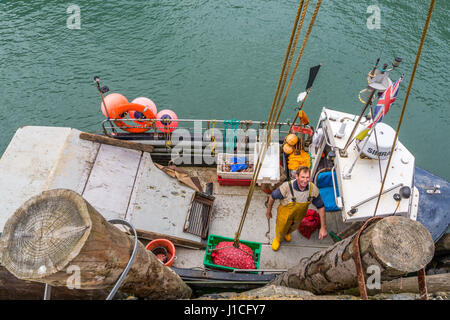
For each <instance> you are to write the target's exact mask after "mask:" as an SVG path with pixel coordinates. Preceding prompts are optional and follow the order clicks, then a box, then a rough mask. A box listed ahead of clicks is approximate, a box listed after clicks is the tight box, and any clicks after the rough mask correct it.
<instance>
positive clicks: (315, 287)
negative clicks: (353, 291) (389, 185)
mask: <svg viewBox="0 0 450 320" xmlns="http://www.w3.org/2000/svg"><path fill="white" fill-rule="evenodd" d="M354 237H355V235H354V236H351V237H348V238H346V239H344V240H342V241H340V242H337V243H335V244H334V245H333V246H331V247H329V248H327V249H325V250H322V251H319V252H316V253H315V254H313V255H312V256H311V257H310V258H306V259H302V260H301V261H300V263H299V264H297V265H296V266H294V267H292V268H290V269H289V270H288V271H287V272H285V273H283V274H281V275H279V276H278V277H277V278H275V279H274V280H273V281H271V282H270V284H274V285H283V286H287V287H291V288H296V289H302V290H308V291H310V292H313V293H315V294H326V293H331V292H335V291H338V290H345V289H350V288H354V287H357V286H358V281H357V272H356V266H355V262H354V260H353V239H354ZM359 243H360V252H361V260H362V266H363V270H364V273H365V276H366V279H367V278H368V276H369V275H372V274H374V273H375V272H377V271H379V275H380V280H381V281H385V280H392V279H394V278H398V277H400V276H402V275H405V274H406V273H410V272H416V271H419V270H421V269H422V268H424V267H425V266H426V265H427V264H428V263H429V262H430V261H431V259H432V258H433V254H434V242H433V239H432V237H431V235H430V233H429V232H428V230H427V229H426V228H425V227H424V226H423V225H422V224H420V223H419V222H416V221H412V220H410V219H407V218H404V217H400V216H399V217H397V216H393V217H387V218H384V219H382V220H380V221H377V222H374V223H373V224H371V225H370V226H368V227H367V228H366V229H365V230H364V231H363V232H362V233H361V236H360V242H359ZM369 267H371V268H370V269H369Z"/></svg>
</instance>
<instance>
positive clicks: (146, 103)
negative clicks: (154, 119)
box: [128, 97, 158, 125]
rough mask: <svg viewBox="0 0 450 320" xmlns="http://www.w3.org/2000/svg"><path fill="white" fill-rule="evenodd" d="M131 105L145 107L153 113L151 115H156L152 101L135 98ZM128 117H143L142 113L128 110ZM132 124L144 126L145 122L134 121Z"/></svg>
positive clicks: (144, 98)
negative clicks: (135, 104)
mask: <svg viewBox="0 0 450 320" xmlns="http://www.w3.org/2000/svg"><path fill="white" fill-rule="evenodd" d="M131 103H137V104H142V105H143V106H145V107H147V108H150V110H151V111H152V112H153V114H157V113H158V111H157V109H156V105H155V103H154V102H153V101H152V100H150V99H149V98H146V97H139V98H136V99H134V100H133V101H131ZM128 115H129V116H130V118H132V119H142V117H143V114H142V113H140V112H138V111H135V110H130V111H129V112H128ZM134 122H135V123H137V124H139V125H142V124H145V122H142V121H138V120H136V121H134Z"/></svg>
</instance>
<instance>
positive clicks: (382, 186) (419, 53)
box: [373, 0, 436, 217]
mask: <svg viewBox="0 0 450 320" xmlns="http://www.w3.org/2000/svg"><path fill="white" fill-rule="evenodd" d="M435 2H436V0H431V2H430V7H429V9H428V15H427V20H426V22H425V26H424V28H423V31H422V38H421V39H420V45H419V49H418V50H417V54H416V61H415V62H414V68H413V71H412V74H411V79H410V80H409V83H408V90H407V91H406V96H405V101H404V102H403V107H402V112H401V114H400V119H399V121H398V125H397V130H396V132H395V137H394V141H393V143H392V147H391V154H390V155H389V160H388V163H387V166H386V171H385V173H384V177H383V182H382V183H381V188H380V193H379V195H378V199H377V204H376V206H375V211H374V213H373V216H374V217H375V216H376V214H377V209H378V205H379V204H380V199H381V195H382V192H383V188H384V184H385V182H386V177H387V174H388V171H389V166H390V164H391V160H392V155H393V154H394V149H395V145H396V143H397V138H398V134H399V132H400V127H401V125H402V122H403V116H404V115H405V110H406V104H407V103H408V98H409V94H410V93H411V87H412V85H413V82H414V77H415V75H416V70H417V66H418V65H419V60H420V55H421V53H422V48H423V44H424V42H425V37H426V36H427V31H428V27H429V25H430V20H431V15H432V13H433V8H434V4H435Z"/></svg>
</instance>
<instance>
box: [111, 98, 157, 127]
mask: <svg viewBox="0 0 450 320" xmlns="http://www.w3.org/2000/svg"><path fill="white" fill-rule="evenodd" d="M130 111H137V112H140V113H142V114H143V115H144V118H145V119H155V117H156V116H155V114H154V113H153V112H152V110H151V109H150V108H148V107H146V106H143V105H142V104H137V103H125V104H122V105H120V106H118V107H115V108H114V109H112V110H109V107H108V112H109V116H110V117H111V118H113V119H121V118H123V117H124V116H125V115H126V114H127V113H129V112H130ZM114 123H115V124H116V125H117V126H118V127H120V128H121V129H122V130H125V131H128V132H131V133H142V132H145V131H147V130H149V129H150V128H151V127H152V126H153V123H152V122H150V121H145V122H143V121H142V122H140V123H141V124H140V126H139V127H136V126H133V125H129V124H127V123H126V122H125V121H120V120H115V121H114Z"/></svg>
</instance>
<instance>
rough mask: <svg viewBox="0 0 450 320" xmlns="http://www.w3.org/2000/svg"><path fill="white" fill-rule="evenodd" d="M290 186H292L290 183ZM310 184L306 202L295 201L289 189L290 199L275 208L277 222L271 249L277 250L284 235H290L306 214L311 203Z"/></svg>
mask: <svg viewBox="0 0 450 320" xmlns="http://www.w3.org/2000/svg"><path fill="white" fill-rule="evenodd" d="M290 187H291V188H292V186H291V185H290ZM311 190H312V184H311V183H310V185H309V197H308V201H306V202H300V203H299V202H296V201H295V197H294V193H293V191H292V189H291V194H292V200H291V202H289V203H288V204H287V205H284V206H283V205H281V204H280V205H279V206H278V210H277V222H276V228H275V239H274V241H273V243H272V249H273V250H278V247H279V245H280V242H281V241H282V240H283V238H284V237H285V236H286V235H290V234H291V233H292V232H293V231H294V230H296V229H298V227H299V225H300V222H301V221H302V220H303V218H304V217H305V216H306V212H307V211H308V206H309V204H310V203H311Z"/></svg>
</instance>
